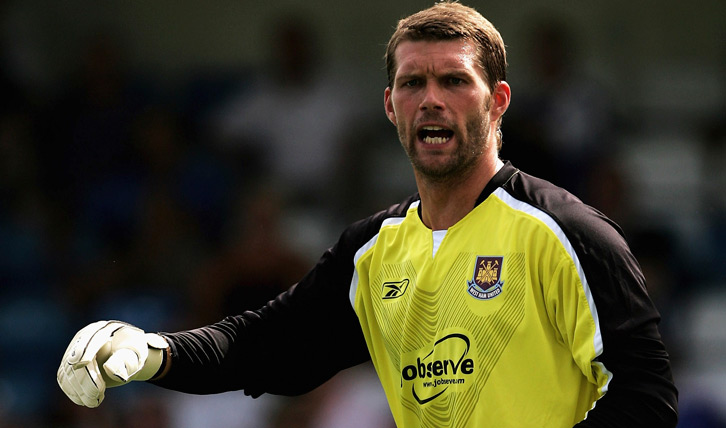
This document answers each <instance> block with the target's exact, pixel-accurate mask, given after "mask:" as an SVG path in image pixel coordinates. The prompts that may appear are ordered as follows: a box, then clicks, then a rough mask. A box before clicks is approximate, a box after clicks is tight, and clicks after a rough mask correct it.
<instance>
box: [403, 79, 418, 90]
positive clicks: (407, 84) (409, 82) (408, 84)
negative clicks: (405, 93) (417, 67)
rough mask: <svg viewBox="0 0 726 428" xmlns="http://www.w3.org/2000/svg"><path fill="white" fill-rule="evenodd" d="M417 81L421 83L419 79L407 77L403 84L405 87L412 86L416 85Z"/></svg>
mask: <svg viewBox="0 0 726 428" xmlns="http://www.w3.org/2000/svg"><path fill="white" fill-rule="evenodd" d="M419 83H421V82H420V80H419V79H409V80H406V81H405V82H403V86H404V87H407V88H413V87H415V86H418V85H419Z"/></svg>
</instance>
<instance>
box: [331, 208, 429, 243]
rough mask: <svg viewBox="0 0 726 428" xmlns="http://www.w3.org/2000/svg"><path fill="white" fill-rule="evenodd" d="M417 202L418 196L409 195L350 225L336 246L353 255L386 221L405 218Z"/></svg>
mask: <svg viewBox="0 0 726 428" xmlns="http://www.w3.org/2000/svg"><path fill="white" fill-rule="evenodd" d="M417 201H419V196H418V194H414V195H411V196H409V197H408V198H406V199H405V200H403V201H401V202H400V203H397V204H394V205H391V206H390V207H388V208H387V209H385V210H381V211H378V212H376V213H375V214H373V215H371V216H369V217H366V218H364V219H361V220H358V221H356V222H355V223H352V224H351V225H349V226H348V227H347V228H346V229H345V230H344V231H343V234H342V235H341V237H340V240H339V241H338V245H340V246H343V247H346V248H349V249H351V250H352V251H353V252H354V253H355V251H357V249H358V248H360V247H362V246H363V245H364V244H365V243H366V242H368V241H369V240H370V239H371V238H373V237H374V236H376V235H377V234H378V232H379V231H380V230H381V227H382V226H383V224H384V223H385V222H386V221H387V220H390V219H395V218H403V217H405V216H406V212H407V211H408V210H409V208H410V207H411V205H412V204H414V203H416V202H417Z"/></svg>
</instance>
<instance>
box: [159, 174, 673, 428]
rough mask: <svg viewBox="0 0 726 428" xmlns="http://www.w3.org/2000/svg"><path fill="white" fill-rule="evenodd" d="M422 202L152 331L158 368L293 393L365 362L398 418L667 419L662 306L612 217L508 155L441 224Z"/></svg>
mask: <svg viewBox="0 0 726 428" xmlns="http://www.w3.org/2000/svg"><path fill="white" fill-rule="evenodd" d="M420 208H421V207H420V199H419V198H418V197H417V196H416V195H414V196H412V197H410V198H408V199H407V200H406V201H404V202H402V203H401V204H397V205H394V206H392V207H390V208H389V209H388V210H385V211H381V212H379V213H376V214H374V215H372V216H370V217H368V218H366V219H363V220H361V221H359V222H356V223H354V224H352V225H350V226H349V227H348V228H346V230H345V231H344V232H343V234H342V235H341V237H340V239H339V240H338V242H337V243H336V244H335V245H334V246H333V247H331V248H330V249H329V250H328V251H326V252H325V254H323V256H322V257H321V258H320V260H319V262H318V263H317V265H316V266H315V267H314V268H313V269H311V271H310V272H309V273H308V274H307V275H306V276H305V277H304V278H302V279H301V280H300V282H299V283H298V284H296V285H295V286H293V287H292V288H290V290H288V291H287V292H285V293H283V294H281V295H280V296H278V297H277V298H276V299H274V300H273V301H271V302H269V303H268V304H267V305H265V306H264V307H263V308H260V309H259V310H255V311H247V312H244V313H243V314H240V315H236V316H230V317H227V318H226V319H224V320H223V321H221V322H218V323H215V324H213V325H210V326H207V327H203V328H199V329H195V330H190V331H186V332H178V333H171V334H166V335H165V337H166V338H167V341H168V342H169V343H170V346H171V349H172V363H171V370H170V371H169V372H168V374H167V375H166V376H165V377H164V378H162V379H161V380H159V381H157V382H156V383H158V384H159V385H161V386H164V387H167V388H171V389H177V390H180V391H186V392H194V393H205V394H206V393H212V392H222V391H228V390H234V389H243V390H244V391H245V393H247V394H249V395H252V396H258V395H260V394H263V393H273V394H285V395H291V394H299V393H303V392H306V391H309V390H310V389H312V388H315V387H316V386H318V385H320V384H321V383H323V382H325V381H326V380H327V379H329V378H330V377H332V376H333V375H334V374H335V373H337V372H338V371H340V370H342V369H345V368H347V367H351V366H353V365H355V364H358V363H360V362H363V361H366V360H368V359H371V360H372V361H373V364H374V366H375V368H376V371H377V372H378V375H379V377H380V380H381V383H382V385H383V389H384V390H385V393H386V396H387V398H388V402H389V404H390V408H391V412H392V414H393V417H394V419H395V421H396V424H397V426H398V427H399V428H418V427H427V428H428V427H431V428H433V427H436V428H465V427H466V428H470V427H471V428H473V427H477V428H480V427H491V428H507V427H511V428H569V427H573V426H575V425H577V428H588V427H598V428H600V427H617V428H623V427H649V428H650V427H673V426H675V424H676V421H677V410H676V406H677V390H676V388H675V386H674V384H673V378H672V375H671V369H670V362H669V357H668V354H667V352H666V350H665V347H664V345H663V342H662V340H661V337H660V334H659V332H658V322H659V319H660V318H659V314H658V311H657V310H656V309H655V307H654V305H653V303H652V301H651V300H650V298H649V297H648V293H647V290H646V286H645V280H644V278H643V275H642V272H641V270H640V267H639V265H638V263H637V261H636V260H635V258H634V257H633V255H632V253H631V252H630V249H629V248H628V245H627V243H626V241H625V239H624V237H623V234H622V231H621V230H620V229H619V228H618V226H617V225H615V224H614V223H613V222H612V221H610V220H609V219H607V218H606V217H605V216H603V215H602V214H601V213H599V212H598V211H597V210H595V209H593V208H591V207H589V206H587V205H585V204H583V203H582V202H581V201H579V200H578V199H577V198H575V197H574V196H572V195H571V194H569V193H567V192H566V191H564V190H563V189H561V188H558V187H556V186H554V185H552V184H550V183H547V182H546V181H543V180H539V179H537V178H535V177H532V176H529V175H527V174H524V173H522V172H520V171H519V170H517V169H516V168H514V167H513V166H512V165H511V164H510V163H506V164H505V165H504V166H503V167H502V169H501V170H500V171H499V172H498V173H497V174H496V175H495V176H494V178H493V179H492V180H491V181H490V182H489V183H488V184H487V186H486V187H485V188H484V189H483V190H482V193H481V196H480V197H479V199H478V201H477V204H476V206H475V208H474V209H473V210H472V211H471V212H470V213H469V214H468V215H467V216H466V217H464V218H463V219H462V220H461V221H459V222H458V223H457V224H455V225H454V226H452V227H451V228H449V229H448V230H443V231H432V230H430V229H428V228H427V227H426V226H425V225H424V224H423V223H422V221H421V217H420ZM351 387H352V388H355V385H351Z"/></svg>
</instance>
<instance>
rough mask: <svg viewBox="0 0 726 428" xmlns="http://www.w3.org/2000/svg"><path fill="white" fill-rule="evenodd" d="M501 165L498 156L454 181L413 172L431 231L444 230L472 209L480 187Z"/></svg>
mask: <svg viewBox="0 0 726 428" xmlns="http://www.w3.org/2000/svg"><path fill="white" fill-rule="evenodd" d="M503 165H504V163H503V162H502V161H501V160H500V159H499V158H498V157H497V158H494V159H493V160H492V162H490V163H488V164H486V165H480V166H479V168H478V169H477V170H476V171H474V172H473V173H472V174H469V175H467V176H466V177H462V178H461V179H458V180H455V181H454V180H451V181H436V182H435V181H432V180H428V179H427V178H426V177H421V176H420V175H419V174H416V182H417V185H418V189H419V195H420V196H421V219H422V221H423V223H424V224H425V225H426V226H427V227H429V228H430V229H431V230H444V229H448V228H449V227H451V226H453V225H454V224H456V223H457V222H459V220H461V219H462V218H464V217H465V216H466V215H467V214H469V212H471V210H473V209H474V206H475V204H476V200H477V198H478V197H479V195H480V194H481V192H482V190H483V189H484V187H485V186H486V185H487V183H488V182H489V181H490V180H491V179H492V177H494V174H496V173H497V171H499V169H500V168H501V167H502V166H503Z"/></svg>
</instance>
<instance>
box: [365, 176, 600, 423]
mask: <svg viewBox="0 0 726 428" xmlns="http://www.w3.org/2000/svg"><path fill="white" fill-rule="evenodd" d="M351 300H352V303H353V306H354V308H355V312H356V313H357V314H358V316H359V318H360V322H361V325H362V327H363V333H364V335H365V338H366V342H367V343H368V349H369V351H370V354H371V358H372V360H373V363H374V365H375V367H376V370H377V372H378V374H379V376H380V378H381V382H382V384H383V387H384V389H385V392H386V396H387V398H388V401H389V403H390V406H391V410H392V412H393V415H394V418H395V420H396V422H397V423H398V425H399V426H402V427H418V426H421V427H452V428H453V427H483V426H488V427H499V428H504V427H513V428H515V427H516V428H524V427H532V428H535V427H536V428H542V427H571V426H573V425H574V424H575V423H576V422H578V421H580V420H582V419H584V418H585V415H586V413H587V411H588V410H590V408H591V407H592V406H593V404H594V402H595V400H597V399H598V398H599V397H600V396H602V395H603V394H604V393H605V392H606V391H607V388H608V383H609V381H610V379H611V376H612V374H611V373H610V372H609V371H608V369H607V368H606V367H604V366H603V365H602V364H598V363H596V362H595V358H596V357H597V356H598V355H600V353H601V352H602V338H601V334H600V330H599V321H598V308H597V307H596V305H595V303H594V301H593V298H592V295H591V292H590V290H589V284H588V282H587V278H586V276H585V275H584V272H583V269H582V265H581V264H580V261H579V259H578V257H577V254H575V252H574V250H573V248H572V245H571V244H570V242H569V240H568V239H567V237H566V236H565V235H564V233H563V231H562V230H561V229H560V227H559V226H558V225H557V223H556V222H555V221H554V220H553V219H552V218H551V217H550V216H549V215H547V214H546V213H545V212H543V211H542V210H540V209H537V208H536V207H534V206H532V205H530V204H528V203H526V202H523V201H520V200H517V199H515V198H514V197H512V196H511V195H510V194H508V193H507V192H505V191H504V190H502V189H497V190H495V191H494V192H493V193H492V194H491V195H490V196H489V197H488V198H487V199H486V200H485V201H483V202H482V203H481V204H479V205H478V206H477V207H476V208H475V209H474V210H473V211H471V212H470V213H469V214H468V215H467V216H466V217H465V218H464V219H462V220H461V221H460V222H458V223H457V224H456V225H454V226H452V227H451V228H450V229H448V230H445V231H431V230H430V229H428V228H427V227H426V226H424V224H423V223H422V222H421V220H420V217H419V215H418V202H414V203H412V204H411V206H410V207H409V208H408V210H407V211H406V213H405V216H403V217H396V218H389V219H387V220H386V221H384V222H383V224H382V227H381V228H380V231H379V233H378V234H377V235H376V236H375V237H373V238H372V239H371V240H370V241H369V242H367V243H366V245H365V246H364V247H362V248H361V249H360V250H359V251H358V253H357V254H356V257H355V275H354V279H353V282H352V286H351Z"/></svg>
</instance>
